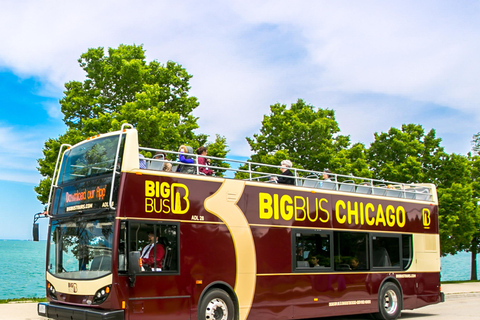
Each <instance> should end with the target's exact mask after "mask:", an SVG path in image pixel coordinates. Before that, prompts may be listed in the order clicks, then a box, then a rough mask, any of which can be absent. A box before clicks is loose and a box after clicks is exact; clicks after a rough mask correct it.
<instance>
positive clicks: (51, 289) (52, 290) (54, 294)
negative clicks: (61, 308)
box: [47, 281, 57, 300]
mask: <svg viewBox="0 0 480 320" xmlns="http://www.w3.org/2000/svg"><path fill="white" fill-rule="evenodd" d="M47 293H48V294H49V295H50V298H52V299H55V300H57V290H55V287H54V286H53V285H52V284H51V283H50V282H48V281H47Z"/></svg>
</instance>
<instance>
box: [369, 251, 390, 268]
mask: <svg viewBox="0 0 480 320" xmlns="http://www.w3.org/2000/svg"><path fill="white" fill-rule="evenodd" d="M373 266H374V267H391V266H392V263H391V262H390V256H389V255H388V251H387V249H385V248H384V247H379V248H376V249H375V250H373Z"/></svg>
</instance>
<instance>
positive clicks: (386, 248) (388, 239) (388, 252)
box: [372, 235, 401, 268]
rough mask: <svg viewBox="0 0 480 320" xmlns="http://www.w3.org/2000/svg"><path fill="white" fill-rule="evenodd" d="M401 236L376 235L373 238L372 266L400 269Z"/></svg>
mask: <svg viewBox="0 0 480 320" xmlns="http://www.w3.org/2000/svg"><path fill="white" fill-rule="evenodd" d="M400 249H401V248H400V236H399V235H392V236H386V235H375V236H373V237H372V259H373V260H372V266H373V267H377V268H400V267H401V266H400Z"/></svg>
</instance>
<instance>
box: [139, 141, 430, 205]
mask: <svg viewBox="0 0 480 320" xmlns="http://www.w3.org/2000/svg"><path fill="white" fill-rule="evenodd" d="M139 149H140V151H143V152H144V153H150V154H154V156H153V157H151V158H140V159H139V163H141V162H143V165H140V167H144V168H146V169H147V170H156V171H164V170H165V169H166V166H165V164H166V163H170V164H171V171H172V172H176V170H177V168H178V166H179V165H182V164H183V165H185V164H184V163H181V162H179V161H178V160H169V159H178V157H179V154H180V152H176V151H169V150H162V149H152V148H143V147H140V148H139ZM184 155H186V156H188V157H190V158H191V159H194V161H195V163H193V164H188V165H189V166H191V167H193V169H194V170H192V171H193V172H194V173H196V174H199V175H203V173H202V172H200V168H201V167H205V165H201V164H198V163H199V162H198V158H199V157H203V158H206V159H210V160H211V162H212V163H213V162H214V161H216V162H218V161H221V162H222V163H226V164H228V165H229V167H228V168H225V167H219V166H208V168H209V169H211V170H213V171H214V172H217V176H218V175H220V176H221V177H223V178H227V179H243V180H249V181H258V182H264V183H277V181H276V180H275V179H272V178H273V177H279V176H281V175H280V174H274V173H271V172H272V171H275V169H276V171H278V172H280V169H281V168H282V167H281V166H278V165H270V164H264V163H256V162H250V161H241V160H235V159H228V158H217V157H210V156H200V155H197V154H193V153H185V154H184ZM272 168H273V170H272ZM167 170H168V169H167ZM290 171H292V173H293V176H294V177H293V178H294V179H295V186H298V187H308V188H320V189H324V190H332V191H343V192H353V193H359V194H373V195H377V196H385V197H392V198H405V199H411V200H421V201H429V202H436V201H437V199H436V192H435V186H434V185H433V184H413V183H411V184H406V183H400V182H393V181H385V180H378V179H372V178H364V177H357V176H353V175H342V174H336V173H331V172H328V173H327V174H328V176H329V180H323V179H322V177H323V175H324V174H325V173H326V172H323V171H314V170H305V169H299V168H290ZM206 177H207V176H206Z"/></svg>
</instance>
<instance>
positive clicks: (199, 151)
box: [197, 147, 213, 176]
mask: <svg viewBox="0 0 480 320" xmlns="http://www.w3.org/2000/svg"><path fill="white" fill-rule="evenodd" d="M197 154H198V155H200V156H206V155H207V148H205V147H200V148H198V149H197ZM198 164H201V165H204V166H206V167H199V168H198V171H200V172H201V173H203V174H205V175H207V176H211V175H212V174H213V170H211V169H209V168H208V166H209V165H210V159H207V158H204V157H198Z"/></svg>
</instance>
